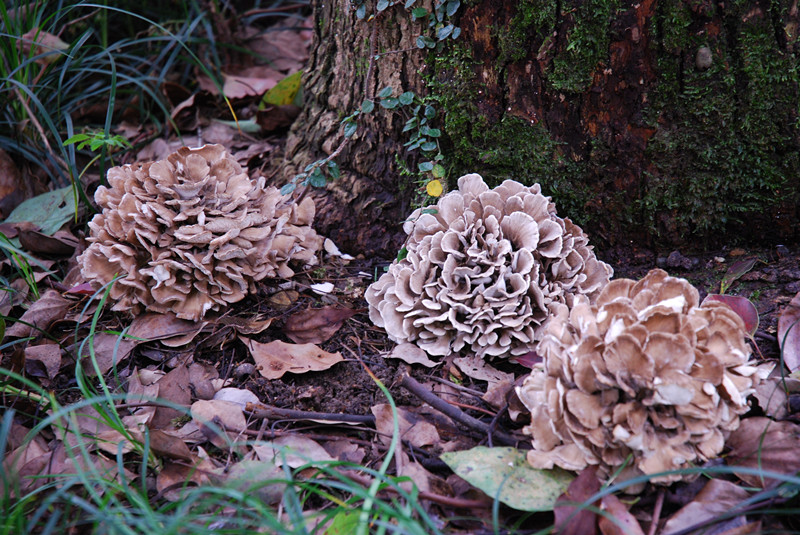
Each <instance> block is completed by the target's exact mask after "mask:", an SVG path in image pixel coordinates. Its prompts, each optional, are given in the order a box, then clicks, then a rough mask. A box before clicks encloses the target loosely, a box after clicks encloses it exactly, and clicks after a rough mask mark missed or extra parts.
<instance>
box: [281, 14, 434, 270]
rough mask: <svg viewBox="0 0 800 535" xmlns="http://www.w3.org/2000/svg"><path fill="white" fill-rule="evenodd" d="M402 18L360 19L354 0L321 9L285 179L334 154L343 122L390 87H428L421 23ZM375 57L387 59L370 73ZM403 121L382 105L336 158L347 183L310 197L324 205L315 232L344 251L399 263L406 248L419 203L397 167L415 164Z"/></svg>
mask: <svg viewBox="0 0 800 535" xmlns="http://www.w3.org/2000/svg"><path fill="white" fill-rule="evenodd" d="M371 8H372V6H370V10H371ZM399 14H400V15H401V16H397V17H396V16H395V13H394V12H384V13H382V14H381V15H380V16H379V17H378V18H376V19H375V22H374V23H373V22H368V21H367V20H359V19H358V18H357V17H356V12H355V7H354V5H353V3H351V1H350V0H328V1H325V2H322V1H315V2H314V20H315V21H316V24H315V26H314V42H313V46H312V52H311V57H310V59H309V63H308V67H307V69H306V75H305V77H304V84H303V85H304V92H305V106H304V108H303V111H302V113H301V115H300V117H299V118H298V120H297V121H296V122H295V125H294V127H293V128H292V132H291V133H290V136H289V140H288V141H287V146H286V157H285V165H284V168H283V172H282V173H281V174H280V176H282V178H283V179H284V180H288V179H290V178H291V177H292V176H294V175H295V174H296V173H299V172H302V171H303V169H304V167H305V166H306V165H308V164H310V163H312V162H314V161H316V160H317V159H318V158H324V157H326V156H328V155H330V154H331V153H333V151H334V150H335V149H336V148H337V147H338V146H339V144H340V143H341V142H342V140H343V139H344V135H343V131H342V127H341V122H342V119H343V118H344V117H346V116H348V115H350V114H351V113H352V112H353V111H355V110H358V109H359V108H360V107H361V103H362V101H363V100H364V99H366V98H374V97H375V96H376V95H377V93H378V92H379V91H380V90H381V89H383V88H384V87H387V86H390V87H392V88H393V90H394V94H395V95H397V94H399V93H402V92H403V91H406V90H408V89H410V88H411V89H413V88H417V89H421V88H423V87H424V85H423V82H422V78H421V75H420V72H419V71H420V70H421V69H422V68H423V66H424V59H425V56H424V55H423V54H422V53H421V52H419V51H418V49H417V48H416V46H415V45H414V40H415V38H416V36H417V35H418V34H419V31H420V30H419V28H417V27H418V26H419V24H413V23H412V22H411V21H410V17H409V16H408V15H407V14H406V13H405V12H400V13H399ZM373 30H374V34H375V35H374V41H373ZM371 41H373V44H372V45H371ZM404 49H405V50H406V51H402V50H404ZM393 51H402V52H395V53H391V52H393ZM387 52H390V53H388V54H387ZM375 54H382V55H381V56H380V59H378V60H376V61H374V62H372V63H373V68H372V72H369V73H368V70H369V65H370V56H371V55H375ZM367 74H369V79H366V76H367ZM404 122H405V119H403V117H402V116H401V115H400V114H398V113H395V112H390V111H387V110H383V109H382V108H381V107H380V106H376V108H375V111H374V112H372V113H370V114H363V115H361V116H360V117H359V118H358V126H359V128H358V130H357V132H356V133H355V135H353V136H352V138H351V139H350V141H349V142H348V143H347V144H346V146H345V148H344V149H343V150H342V152H341V153H340V154H339V155H338V156H337V157H336V159H335V161H336V162H337V163H338V164H339V166H340V167H341V177H340V178H338V179H336V180H335V181H333V182H331V183H330V184H329V185H328V187H327V188H326V189H325V190H312V192H311V194H312V195H313V197H314V199H315V202H316V205H317V216H316V225H315V226H316V227H317V228H318V230H320V231H321V232H322V233H323V234H324V235H325V236H328V237H330V238H331V239H333V240H334V241H335V242H336V243H337V244H338V245H339V246H340V247H343V248H344V249H345V250H349V251H351V252H356V253H359V252H363V253H365V254H380V255H382V256H393V255H395V254H397V250H398V249H399V248H400V247H401V246H402V243H403V241H404V236H405V235H404V234H403V232H402V230H401V227H402V222H403V220H404V219H405V216H406V215H407V214H408V213H409V212H410V210H409V207H410V202H411V200H412V198H413V195H412V194H411V193H410V192H409V191H407V189H408V188H410V187H411V186H410V185H409V184H408V183H404V182H403V181H402V180H401V177H400V172H399V169H398V163H397V159H398V158H399V159H400V161H407V160H408V155H407V154H406V151H405V149H404V147H403V143H404V140H403V138H402V136H401V135H399V133H400V131H401V130H402V127H403V124H404ZM401 190H402V191H403V194H402V195H401Z"/></svg>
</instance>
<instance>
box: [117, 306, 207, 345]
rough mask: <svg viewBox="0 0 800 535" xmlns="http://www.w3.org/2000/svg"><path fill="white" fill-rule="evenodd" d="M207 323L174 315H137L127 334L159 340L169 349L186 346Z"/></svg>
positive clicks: (144, 338)
mask: <svg viewBox="0 0 800 535" xmlns="http://www.w3.org/2000/svg"><path fill="white" fill-rule="evenodd" d="M206 324H207V322H205V321H202V322H196V321H189V320H182V319H180V318H178V317H177V316H175V315H174V314H155V313H146V314H139V315H138V316H136V317H135V318H134V319H133V321H132V322H131V326H130V329H128V334H129V335H130V336H132V337H134V338H141V339H142V340H161V343H162V344H164V345H165V346H169V347H178V346H181V345H184V344H188V343H189V342H191V341H192V339H194V337H195V336H197V334H198V333H199V332H200V331H201V330H202V328H203V327H205V326H206Z"/></svg>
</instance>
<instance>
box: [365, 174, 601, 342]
mask: <svg viewBox="0 0 800 535" xmlns="http://www.w3.org/2000/svg"><path fill="white" fill-rule="evenodd" d="M431 208H433V209H434V210H431ZM403 229H404V231H405V232H406V234H408V238H407V240H406V245H405V248H406V250H407V251H408V254H407V255H406V257H405V258H404V259H402V260H400V261H395V262H394V263H393V264H392V265H391V266H390V267H389V270H388V272H387V273H385V274H384V275H383V276H381V278H380V279H379V280H378V281H377V282H375V283H374V284H372V285H371V286H370V287H369V288H368V289H367V292H366V299H367V302H368V303H369V316H370V319H371V320H372V321H373V323H375V325H377V326H379V327H384V328H385V329H386V332H387V333H388V335H389V337H390V338H391V339H392V340H394V341H396V342H398V343H402V342H412V343H415V344H417V345H418V346H419V347H421V348H422V349H424V350H425V351H426V352H428V353H429V354H431V355H447V354H449V353H450V352H458V351H461V350H462V349H465V348H468V349H469V350H471V351H472V352H474V353H475V354H476V355H478V356H481V357H486V356H504V357H512V356H516V355H521V354H524V353H527V352H528V351H530V348H531V346H532V345H533V344H534V343H535V341H536V340H538V339H539V338H540V335H541V330H542V325H543V324H544V322H545V320H546V319H547V317H548V307H549V306H550V305H551V304H552V303H563V304H565V305H567V306H571V305H572V302H573V299H574V297H575V296H577V295H586V296H587V297H588V298H589V299H592V298H594V296H595V295H597V293H599V291H600V290H601V289H602V288H603V286H605V285H606V284H607V283H608V280H609V278H610V276H611V273H612V270H611V267H610V266H608V265H607V264H605V263H603V262H600V261H599V260H597V258H596V257H595V255H594V253H593V252H592V248H591V247H590V246H589V245H588V238H587V237H586V235H585V234H584V233H583V231H581V229H580V228H579V227H578V226H577V225H575V224H573V223H572V222H571V221H570V220H569V219H561V218H560V217H558V216H557V215H556V209H555V205H554V204H553V203H552V202H551V201H550V198H549V197H545V196H544V195H542V194H541V189H540V187H539V185H538V184H535V185H533V186H531V187H527V186H523V185H522V184H520V183H518V182H515V181H512V180H507V181H505V182H503V183H502V184H501V185H499V186H498V187H496V188H494V189H491V190H490V189H489V187H488V186H487V185H486V184H485V183H484V181H483V179H482V178H481V177H480V175H477V174H470V175H466V176H463V177H461V178H460V179H459V180H458V190H456V191H453V192H451V193H448V194H447V195H445V196H444V197H442V198H441V199H440V200H439V202H438V203H437V204H436V206H433V207H427V208H425V209H418V210H416V211H415V212H414V213H413V214H411V217H410V218H409V220H408V221H407V222H406V223H405V225H404V227H403Z"/></svg>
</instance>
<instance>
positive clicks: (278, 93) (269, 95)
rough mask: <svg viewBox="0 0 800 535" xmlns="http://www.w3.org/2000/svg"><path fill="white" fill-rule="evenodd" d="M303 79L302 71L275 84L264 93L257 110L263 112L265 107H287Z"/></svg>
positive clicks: (292, 100)
mask: <svg viewBox="0 0 800 535" xmlns="http://www.w3.org/2000/svg"><path fill="white" fill-rule="evenodd" d="M302 77H303V71H297V72H295V73H292V74H290V75H289V76H287V77H286V78H284V79H283V80H281V81H280V82H278V83H277V84H275V86H274V87H273V88H272V89H270V90H269V91H267V92H266V93H264V97H263V98H262V99H261V104H259V105H258V109H260V110H263V109H264V108H266V107H267V105H271V106H288V105H289V104H291V103H292V102H294V99H295V97H296V96H297V92H298V91H299V90H300V82H301V78H302Z"/></svg>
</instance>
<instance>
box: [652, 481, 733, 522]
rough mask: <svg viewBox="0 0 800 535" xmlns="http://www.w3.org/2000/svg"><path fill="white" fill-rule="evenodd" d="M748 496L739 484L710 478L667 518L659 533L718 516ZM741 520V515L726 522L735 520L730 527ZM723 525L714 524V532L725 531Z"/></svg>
mask: <svg viewBox="0 0 800 535" xmlns="http://www.w3.org/2000/svg"><path fill="white" fill-rule="evenodd" d="M748 497H749V494H748V492H747V491H746V490H744V489H743V488H742V487H740V486H739V485H736V484H734V483H731V482H730V481H725V480H723V479H711V480H709V482H708V483H706V485H705V487H703V490H701V491H700V492H699V493H698V494H697V496H695V498H694V500H692V502H690V503H688V504H686V505H685V506H684V507H682V508H681V509H680V510H679V511H678V512H677V513H675V514H674V515H672V517H670V519H669V520H667V523H666V524H665V525H664V529H663V531H661V533H662V534H663V535H669V534H671V533H677V532H679V531H683V530H685V529H687V528H690V527H692V526H696V525H697V524H699V523H701V522H704V521H706V520H710V519H712V518H715V517H718V516H720V515H722V514H724V513H727V512H729V511H730V510H731V509H733V508H734V507H735V506H736V505H737V504H739V503H740V502H742V501H743V500H746V499H747V498H748ZM741 520H742V518H741V517H738V519H737V517H734V518H732V519H729V520H728V521H727V522H734V521H735V522H736V524H735V525H733V526H727V527H728V528H732V527H736V526H738V525H742V524H743V523H744V522H742V521H741ZM725 527H726V526H725V523H724V522H722V523H720V525H715V529H714V533H722V532H724V531H726V529H725Z"/></svg>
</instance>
